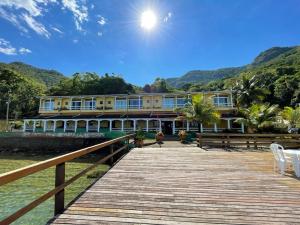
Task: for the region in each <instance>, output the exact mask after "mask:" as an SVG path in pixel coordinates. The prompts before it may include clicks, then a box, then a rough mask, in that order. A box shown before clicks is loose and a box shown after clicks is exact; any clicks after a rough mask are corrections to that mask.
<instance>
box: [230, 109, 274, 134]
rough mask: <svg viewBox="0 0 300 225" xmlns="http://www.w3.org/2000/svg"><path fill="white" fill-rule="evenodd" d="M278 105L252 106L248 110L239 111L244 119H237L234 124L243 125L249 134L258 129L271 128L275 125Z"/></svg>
mask: <svg viewBox="0 0 300 225" xmlns="http://www.w3.org/2000/svg"><path fill="white" fill-rule="evenodd" d="M278 110H279V109H278V105H271V106H270V105H269V104H253V105H251V106H250V107H249V108H243V109H240V111H239V112H240V113H241V114H242V115H243V117H244V118H238V119H236V120H235V122H237V123H240V124H242V123H243V124H244V125H245V126H246V127H247V128H248V132H249V133H253V132H255V131H258V130H259V129H263V128H267V127H272V126H274V125H275V124H276V123H277V113H278Z"/></svg>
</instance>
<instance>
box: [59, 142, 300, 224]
mask: <svg viewBox="0 0 300 225" xmlns="http://www.w3.org/2000/svg"><path fill="white" fill-rule="evenodd" d="M272 170H273V159H272V156H271V154H270V153H268V152H204V151H201V149H199V148H193V147H191V148H141V149H133V150H132V151H131V152H130V153H129V154H128V155H127V156H125V157H124V158H123V159H122V160H121V161H120V162H119V163H118V164H117V165H115V166H114V167H113V168H112V169H111V170H110V171H109V172H108V173H107V174H106V175H105V176H104V177H102V178H101V179H100V180H99V181H97V182H96V183H95V184H94V185H93V186H92V187H91V188H90V189H89V190H88V191H86V192H85V193H84V194H83V195H82V196H81V197H80V198H79V199H78V200H77V201H76V202H75V203H73V204H72V205H71V206H70V207H69V208H68V209H66V211H65V212H64V213H63V214H61V215H59V216H57V217H56V218H55V220H54V221H53V224H112V225H114V224H169V225H175V224H176V225H177V224H183V225H185V224H191V225H192V224H300V181H299V180H297V179H295V178H293V177H291V176H290V177H289V176H281V175H279V174H275V173H273V172H272Z"/></svg>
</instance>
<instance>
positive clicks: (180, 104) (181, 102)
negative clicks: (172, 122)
mask: <svg viewBox="0 0 300 225" xmlns="http://www.w3.org/2000/svg"><path fill="white" fill-rule="evenodd" d="M185 103H186V99H185V98H177V102H176V105H177V107H183V106H184V105H185Z"/></svg>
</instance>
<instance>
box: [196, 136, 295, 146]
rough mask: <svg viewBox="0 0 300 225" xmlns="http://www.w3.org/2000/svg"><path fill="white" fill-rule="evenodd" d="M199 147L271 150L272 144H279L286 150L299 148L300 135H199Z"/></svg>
mask: <svg viewBox="0 0 300 225" xmlns="http://www.w3.org/2000/svg"><path fill="white" fill-rule="evenodd" d="M197 141H198V144H199V147H203V146H213V147H222V148H230V147H236V146H240V147H246V148H252V147H253V148H254V149H258V148H259V147H262V148H269V146H270V144H272V143H278V144H281V145H283V146H284V147H285V148H287V147H288V148H299V147H300V134H230V133H228V134H227V133H222V134H221V133H215V134H200V133H199V134H197Z"/></svg>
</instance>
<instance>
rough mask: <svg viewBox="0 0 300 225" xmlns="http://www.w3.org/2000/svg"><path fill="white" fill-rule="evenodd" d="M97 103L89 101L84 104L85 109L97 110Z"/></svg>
mask: <svg viewBox="0 0 300 225" xmlns="http://www.w3.org/2000/svg"><path fill="white" fill-rule="evenodd" d="M95 106H96V101H95V100H87V101H85V102H84V107H85V109H87V110H92V109H95V108H96V107H95Z"/></svg>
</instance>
